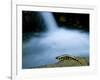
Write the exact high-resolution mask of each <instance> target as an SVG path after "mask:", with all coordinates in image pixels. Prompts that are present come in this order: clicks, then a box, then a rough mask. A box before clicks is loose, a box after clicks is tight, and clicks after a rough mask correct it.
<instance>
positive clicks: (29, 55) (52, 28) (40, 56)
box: [23, 12, 89, 68]
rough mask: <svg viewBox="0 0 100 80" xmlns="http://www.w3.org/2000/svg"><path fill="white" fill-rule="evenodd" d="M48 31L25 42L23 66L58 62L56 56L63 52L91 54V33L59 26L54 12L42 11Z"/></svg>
mask: <svg viewBox="0 0 100 80" xmlns="http://www.w3.org/2000/svg"><path fill="white" fill-rule="evenodd" d="M41 15H42V17H43V20H44V21H45V23H46V24H45V25H46V26H47V29H48V32H46V33H43V34H40V35H42V37H34V36H33V37H32V38H31V39H30V41H29V42H27V43H26V44H23V54H25V55H24V56H23V68H28V67H36V66H40V65H45V64H52V63H55V62H56V59H55V57H57V56H59V55H63V54H69V55H73V56H80V55H87V56H88V55H89V35H88V34H87V33H81V32H80V31H78V30H68V29H64V28H59V27H57V23H56V21H55V19H54V17H53V15H52V13H47V12H45V13H41Z"/></svg>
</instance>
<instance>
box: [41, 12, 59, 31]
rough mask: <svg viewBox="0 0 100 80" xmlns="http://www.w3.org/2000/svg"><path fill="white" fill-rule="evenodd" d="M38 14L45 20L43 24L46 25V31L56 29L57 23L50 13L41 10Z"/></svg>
mask: <svg viewBox="0 0 100 80" xmlns="http://www.w3.org/2000/svg"><path fill="white" fill-rule="evenodd" d="M40 15H41V17H42V19H43V21H44V22H45V26H46V27H47V30H48V31H54V30H55V29H57V26H58V25H57V22H56V20H55V18H54V16H53V14H52V13H50V12H41V13H40Z"/></svg>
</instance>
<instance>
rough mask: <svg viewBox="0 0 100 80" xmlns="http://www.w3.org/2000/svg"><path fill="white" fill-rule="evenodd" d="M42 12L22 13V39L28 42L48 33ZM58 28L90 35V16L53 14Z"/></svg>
mask: <svg viewBox="0 0 100 80" xmlns="http://www.w3.org/2000/svg"><path fill="white" fill-rule="evenodd" d="M40 13H41V12H37V11H22V33H23V34H22V39H23V41H25V40H28V39H30V38H31V36H39V35H38V34H39V33H40V32H45V31H47V27H46V26H45V22H44V21H43V19H42V17H41V16H40ZM52 13H53V15H54V18H55V20H56V22H57V24H58V27H64V28H66V29H67V28H68V29H77V30H80V31H81V32H87V33H89V14H79V13H60V12H59V13H58V12H57V13H56V12H52Z"/></svg>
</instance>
